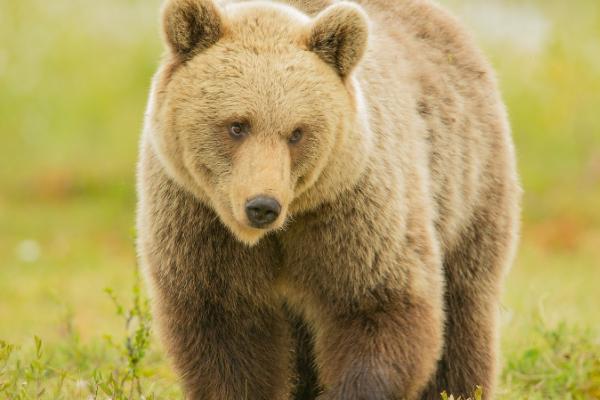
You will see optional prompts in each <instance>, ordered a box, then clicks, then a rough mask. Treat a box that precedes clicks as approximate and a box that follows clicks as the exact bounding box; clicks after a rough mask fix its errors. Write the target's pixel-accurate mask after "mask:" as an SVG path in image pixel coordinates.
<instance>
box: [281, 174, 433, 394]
mask: <svg viewBox="0 0 600 400" xmlns="http://www.w3.org/2000/svg"><path fill="white" fill-rule="evenodd" d="M368 188H369V187H368V186H366V185H363V186H362V190H363V191H366V190H367V189H368ZM373 199H375V200H376V201H377V204H375V207H373V208H372V209H376V210H377V213H372V212H370V210H371V209H367V208H365V207H356V206H353V205H351V206H346V204H344V203H342V202H341V204H339V203H338V204H333V205H330V206H324V207H322V208H321V209H319V210H317V211H315V212H314V213H312V214H310V215H305V216H303V217H302V218H300V217H299V218H298V219H297V221H296V224H295V225H293V226H292V227H290V229H289V230H288V231H287V232H286V233H285V235H283V236H282V238H283V240H282V243H283V244H284V254H286V257H287V260H286V265H287V270H288V271H289V276H288V278H289V285H290V287H291V288H292V289H293V290H290V291H289V293H290V298H291V300H290V301H291V302H293V304H294V307H296V308H297V309H299V310H301V312H302V313H303V315H304V317H305V318H306V319H307V320H308V322H309V325H310V326H311V327H312V330H313V334H314V346H315V359H316V360H315V361H316V365H317V370H318V375H319V383H320V385H321V387H322V388H323V390H324V391H323V393H322V394H321V397H319V399H320V400H396V399H407V400H411V399H416V398H418V396H419V395H420V393H421V392H422V390H423V389H424V387H425V385H426V384H427V382H428V380H429V379H430V378H431V376H432V375H433V373H434V372H435V367H436V363H437V361H438V359H439V357H440V354H441V348H442V340H443V339H442V337H443V320H444V317H443V311H442V307H443V306H442V301H443V284H442V282H443V273H442V267H441V260H440V257H439V252H438V251H437V247H436V245H435V242H434V238H433V235H432V234H431V232H433V230H432V229H431V228H429V227H427V225H426V224H427V219H421V216H420V215H419V213H417V212H415V213H413V215H411V216H409V217H408V220H407V221H406V224H403V223H402V222H401V221H399V220H398V218H397V216H395V215H394V214H393V212H394V203H393V202H390V199H389V198H385V199H384V198H380V199H379V198H376V197H373V196H371V197H370V198H369V199H368V201H370V202H373V201H374V200H373ZM349 201H351V202H352V203H353V204H361V202H363V201H364V202H365V203H367V204H368V201H367V200H364V199H363V198H362V193H361V192H358V193H357V194H356V195H355V196H354V197H352V199H351V200H349ZM340 210H341V211H340ZM302 241H304V243H303V242H302ZM299 243H302V245H298V244H299Z"/></svg>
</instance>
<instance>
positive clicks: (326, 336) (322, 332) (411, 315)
mask: <svg viewBox="0 0 600 400" xmlns="http://www.w3.org/2000/svg"><path fill="white" fill-rule="evenodd" d="M367 296H369V297H371V296H372V297H371V299H370V300H371V301H374V302H375V303H377V304H373V307H372V308H370V309H352V308H353V306H352V305H351V304H348V309H347V310H345V311H344V310H342V308H343V307H341V308H340V307H339V305H337V306H338V307H327V304H323V307H324V308H323V311H325V312H326V315H325V316H324V318H323V320H322V321H321V323H322V326H321V327H320V329H319V331H318V332H317V335H316V344H315V346H316V353H317V364H318V368H319V371H320V378H321V381H322V385H323V387H324V388H325V392H324V394H323V395H322V396H321V397H319V399H320V400H396V399H408V400H410V399H415V398H417V397H418V395H419V393H420V392H421V391H422V389H423V387H424V385H425V384H426V383H427V381H428V379H429V378H430V376H431V374H432V373H433V371H434V369H435V365H436V361H437V359H438V357H439V348H440V343H441V340H440V335H441V331H442V328H441V321H440V318H439V315H438V314H439V311H438V310H435V309H433V308H432V307H434V306H433V305H432V304H431V302H430V301H428V299H426V298H419V297H415V296H414V295H413V294H412V293H410V292H404V291H395V290H393V289H389V288H383V287H379V288H374V289H373V291H372V292H371V293H369V294H368V295H367ZM356 299H357V300H358V301H365V300H364V299H362V300H359V299H358V298H356ZM367 301H369V300H367Z"/></svg>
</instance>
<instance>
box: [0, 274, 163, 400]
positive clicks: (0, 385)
mask: <svg viewBox="0 0 600 400" xmlns="http://www.w3.org/2000/svg"><path fill="white" fill-rule="evenodd" d="M105 292H106V293H107V294H108V295H109V296H110V298H111V299H112V301H113V303H114V304H115V307H116V313H117V315H118V316H119V317H120V318H122V319H123V323H124V327H125V332H126V334H125V337H124V338H123V339H119V340H115V339H114V338H113V337H112V336H110V335H105V336H104V339H105V340H104V343H103V345H102V346H101V348H100V349H99V351H98V349H97V348H96V346H97V344H95V345H92V346H84V345H82V344H81V343H80V340H79V337H78V335H77V334H76V332H74V329H73V327H72V326H71V324H70V322H68V324H67V325H69V327H70V328H69V329H68V332H67V335H65V336H64V342H61V343H59V344H57V345H56V346H53V348H51V349H49V351H46V348H45V346H44V344H43V342H42V340H41V339H40V338H39V337H37V336H35V337H34V338H33V344H32V346H31V347H27V348H20V347H17V346H14V345H12V344H9V343H7V342H5V341H0V399H5V398H6V399H10V400H30V399H52V400H62V399H64V400H67V399H69V400H70V399H73V398H84V399H89V400H96V399H98V400H104V399H111V400H142V399H144V400H150V399H155V398H156V395H155V394H154V393H151V392H152V390H151V388H152V385H143V383H142V377H143V376H146V375H152V373H150V372H148V371H146V370H144V368H143V362H144V361H145V359H146V356H147V354H148V351H149V348H150V334H151V328H150V327H151V316H150V308H149V304H148V300H147V299H146V298H145V297H144V296H143V295H142V291H141V288H140V280H139V276H138V274H137V273H136V279H135V283H134V285H133V289H132V297H133V299H132V303H131V306H129V307H126V306H124V305H123V304H122V303H121V302H120V301H119V299H118V298H117V296H116V294H115V292H114V291H113V290H111V289H106V290H105ZM97 353H101V354H102V355H101V356H98V355H97ZM145 386H146V387H145ZM161 398H163V397H161ZM169 398H171V396H169Z"/></svg>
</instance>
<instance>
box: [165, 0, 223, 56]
mask: <svg viewBox="0 0 600 400" xmlns="http://www.w3.org/2000/svg"><path fill="white" fill-rule="evenodd" d="M162 25H163V32H164V37H165V40H166V42H167V44H168V46H169V47H170V48H171V51H172V52H173V53H175V54H177V55H179V56H181V57H183V58H189V57H190V56H193V55H194V54H195V53H196V52H198V51H202V50H204V49H207V48H208V47H210V46H212V45H213V44H215V43H216V42H217V41H218V40H219V39H220V38H221V36H222V35H223V17H222V16H221V13H220V11H219V9H218V7H217V6H216V5H215V4H214V3H213V1H212V0H166V2H165V4H164V6H163V11H162Z"/></svg>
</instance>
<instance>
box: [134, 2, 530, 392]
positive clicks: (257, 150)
mask: <svg viewBox="0 0 600 400" xmlns="http://www.w3.org/2000/svg"><path fill="white" fill-rule="evenodd" d="M163 32H164V37H165V42H166V44H167V46H168V53H167V55H166V57H165V59H164V61H163V63H162V66H161V68H160V70H159V71H158V73H157V74H156V77H155V79H154V83H153V87H152V90H151V96H150V100H149V105H148V111H147V115H146V124H145V130H144V133H143V136H142V140H141V146H140V162H139V167H138V192H139V207H138V230H139V241H138V249H139V256H140V259H141V262H142V265H143V267H144V271H145V275H146V277H147V280H148V283H149V287H150V290H151V294H152V297H153V299H154V302H153V304H154V310H155V315H156V321H157V325H158V330H159V333H160V335H161V337H162V338H163V341H164V343H165V345H166V348H167V350H168V352H169V354H170V356H171V358H172V360H173V364H174V366H175V368H176V370H177V372H178V373H179V375H180V377H181V380H182V382H183V385H184V389H185V393H186V396H187V398H189V399H206V400H209V399H210V400H227V399H231V400H239V399H251V400H262V399H264V400H278V399H290V398H293V399H297V400H299V399H315V398H317V397H318V398H319V399H320V400H358V399H363V400H364V399H370V400H383V399H388V400H391V399H437V398H439V393H440V392H441V391H442V390H447V391H448V392H452V393H454V394H455V395H467V394H468V393H469V392H471V390H472V389H473V388H474V387H475V386H476V385H482V386H484V388H485V392H486V398H487V399H491V398H492V397H493V392H494V385H495V374H496V359H497V354H496V342H497V338H496V336H497V335H496V331H497V312H498V305H499V296H500V290H501V285H502V280H503V276H504V274H505V272H506V270H507V267H508V266H509V264H510V262H511V259H512V255H513V252H514V248H515V244H516V239H517V230H518V213H519V208H518V204H519V196H520V189H519V185H518V180H517V175H516V170H515V161H514V154H513V146H512V142H511V138H510V131H509V126H508V123H507V117H506V113H505V111H504V106H503V104H502V102H501V99H500V97H499V94H498V90H497V85H496V81H495V78H494V76H493V73H492V70H491V68H490V67H489V65H488V63H487V62H486V61H485V60H484V58H483V57H482V55H481V54H480V52H479V51H478V50H477V49H476V47H475V46H474V44H473V43H472V40H471V39H470V38H469V36H468V35H466V34H465V33H464V32H463V30H462V29H461V28H460V26H459V24H458V23H457V22H456V21H455V20H454V18H452V17H451V16H449V15H448V14H447V13H446V12H444V11H443V10H440V9H438V8H437V7H436V6H434V5H433V4H432V3H430V2H429V1H427V0H394V1H389V0H360V1H356V2H354V3H348V2H336V1H334V0H331V1H330V0H293V1H292V0H290V1H288V2H285V1H280V2H266V1H227V0H226V1H221V2H219V3H216V2H215V3H213V2H212V1H211V0H168V1H167V3H166V5H165V8H164V11H163ZM236 124H237V126H243V127H244V130H243V135H241V136H239V137H234V136H232V135H230V132H231V127H232V126H236ZM294 132H301V133H302V137H301V140H300V141H298V142H296V141H290V138H292V137H294ZM259 195H260V196H269V197H271V198H273V199H276V200H277V202H278V203H279V204H280V205H281V213H280V215H279V216H278V218H277V219H276V220H275V221H274V222H273V224H272V225H271V226H269V228H268V229H256V228H253V227H252V226H251V225H250V223H249V221H248V219H247V217H246V215H245V211H244V210H245V209H244V207H245V204H246V202H247V201H248V200H249V199H251V198H254V197H255V196H259Z"/></svg>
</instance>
